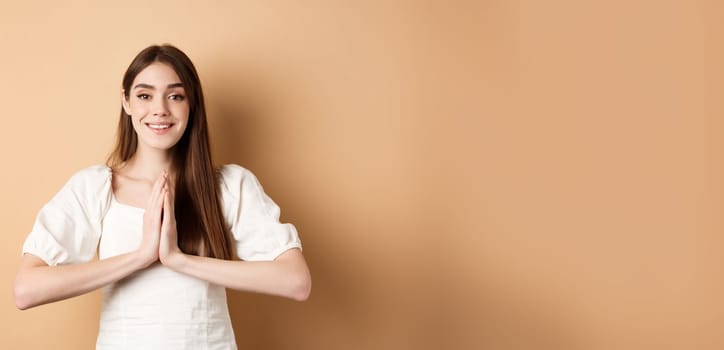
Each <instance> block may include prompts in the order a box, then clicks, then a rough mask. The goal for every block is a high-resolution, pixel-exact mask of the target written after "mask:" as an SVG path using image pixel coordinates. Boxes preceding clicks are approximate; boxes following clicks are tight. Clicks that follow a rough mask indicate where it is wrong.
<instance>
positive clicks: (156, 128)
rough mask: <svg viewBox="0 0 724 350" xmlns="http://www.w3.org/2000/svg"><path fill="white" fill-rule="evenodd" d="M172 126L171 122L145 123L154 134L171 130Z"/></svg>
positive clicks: (161, 133)
mask: <svg viewBox="0 0 724 350" xmlns="http://www.w3.org/2000/svg"><path fill="white" fill-rule="evenodd" d="M172 126H173V124H171V123H146V127H148V128H149V129H150V130H151V131H152V132H153V133H155V134H156V135H163V134H166V133H167V132H169V130H171V127H172Z"/></svg>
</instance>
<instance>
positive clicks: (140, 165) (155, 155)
mask: <svg viewBox="0 0 724 350" xmlns="http://www.w3.org/2000/svg"><path fill="white" fill-rule="evenodd" d="M172 165H173V153H172V152H171V151H170V150H155V149H146V148H144V147H139V148H138V149H137V150H136V153H135V154H134V155H133V156H132V157H131V159H129V160H128V161H126V164H125V166H124V168H125V169H124V172H125V173H126V174H128V175H130V176H132V177H135V178H141V179H146V180H149V181H151V182H153V181H155V180H156V179H157V178H158V175H159V174H160V173H161V172H162V171H164V170H165V171H167V172H168V173H169V175H173V173H174V171H173V169H172Z"/></svg>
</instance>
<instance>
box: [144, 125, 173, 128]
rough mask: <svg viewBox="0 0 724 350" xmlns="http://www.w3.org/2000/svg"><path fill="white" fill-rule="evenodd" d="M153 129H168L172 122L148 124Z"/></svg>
mask: <svg viewBox="0 0 724 350" xmlns="http://www.w3.org/2000/svg"><path fill="white" fill-rule="evenodd" d="M147 125H148V126H149V127H150V128H151V129H168V128H170V127H171V124H147Z"/></svg>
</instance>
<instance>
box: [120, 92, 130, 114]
mask: <svg viewBox="0 0 724 350" xmlns="http://www.w3.org/2000/svg"><path fill="white" fill-rule="evenodd" d="M121 106H123V111H124V112H126V114H128V115H131V105H130V104H129V103H128V99H127V98H126V90H123V89H121Z"/></svg>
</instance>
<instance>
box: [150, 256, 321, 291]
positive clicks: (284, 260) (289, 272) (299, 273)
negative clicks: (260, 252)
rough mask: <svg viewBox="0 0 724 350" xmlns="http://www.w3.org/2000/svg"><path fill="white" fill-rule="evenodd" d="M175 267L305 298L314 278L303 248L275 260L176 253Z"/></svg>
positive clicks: (199, 275)
mask: <svg viewBox="0 0 724 350" xmlns="http://www.w3.org/2000/svg"><path fill="white" fill-rule="evenodd" d="M164 263H165V264H166V265H167V266H168V267H170V268H171V269H174V270H176V271H177V272H180V273H184V274H187V275H190V276H193V277H196V278H199V279H203V280H205V281H208V282H211V283H214V284H218V285H221V286H224V287H226V288H231V289H235V290H240V291H248V292H255V293H264V294H271V295H277V296H282V297H287V298H291V299H294V300H298V301H304V300H306V299H307V298H308V297H309V294H310V291H311V285H312V280H311V277H310V275H309V269H308V268H307V264H306V262H305V261H304V257H303V256H302V253H301V251H300V250H299V249H290V250H287V251H286V252H284V253H282V254H281V255H280V256H279V257H278V258H277V259H276V260H274V261H229V260H221V259H214V258H207V257H199V256H194V255H186V254H176V255H175V256H174V257H173V258H170V259H169V261H168V262H164Z"/></svg>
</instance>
